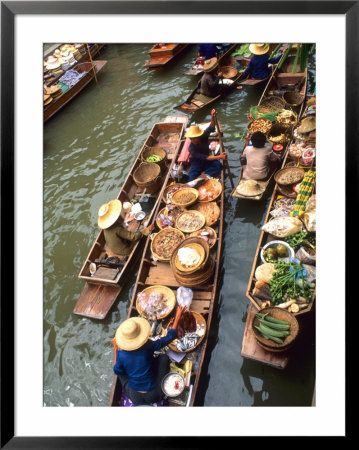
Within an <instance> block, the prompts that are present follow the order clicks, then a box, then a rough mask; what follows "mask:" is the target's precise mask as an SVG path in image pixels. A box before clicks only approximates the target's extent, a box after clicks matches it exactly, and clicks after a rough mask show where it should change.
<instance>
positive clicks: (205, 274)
mask: <svg viewBox="0 0 359 450" xmlns="http://www.w3.org/2000/svg"><path fill="white" fill-rule="evenodd" d="M214 268H215V260H214V258H212V257H209V258H208V260H207V263H206V264H205V265H204V266H203V268H202V269H200V270H198V271H197V272H195V273H194V274H190V275H180V274H179V273H178V272H174V276H175V278H176V280H177V282H178V283H180V284H181V286H185V287H189V288H193V287H196V286H201V285H204V284H206V283H208V282H209V281H210V280H211V278H212V276H213V272H214Z"/></svg>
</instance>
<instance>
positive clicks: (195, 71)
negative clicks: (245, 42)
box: [185, 44, 237, 75]
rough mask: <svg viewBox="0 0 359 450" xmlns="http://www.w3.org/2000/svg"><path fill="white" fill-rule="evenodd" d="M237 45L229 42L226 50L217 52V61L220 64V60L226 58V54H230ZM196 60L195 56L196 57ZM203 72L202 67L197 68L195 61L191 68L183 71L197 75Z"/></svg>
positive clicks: (186, 73)
mask: <svg viewBox="0 0 359 450" xmlns="http://www.w3.org/2000/svg"><path fill="white" fill-rule="evenodd" d="M236 47H237V44H231V45H230V46H229V47H228V48H227V50H225V51H224V52H223V53H219V54H218V56H217V58H218V63H219V64H220V63H221V61H222V60H224V58H226V57H227V56H230V54H231V53H232V52H233V51H234V49H235V48H236ZM196 60H197V58H196ZM202 73H203V67H202V68H198V65H197V64H196V62H195V63H194V64H193V65H192V67H191V69H190V70H188V71H187V72H185V75H199V74H202Z"/></svg>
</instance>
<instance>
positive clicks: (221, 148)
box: [214, 116, 234, 189]
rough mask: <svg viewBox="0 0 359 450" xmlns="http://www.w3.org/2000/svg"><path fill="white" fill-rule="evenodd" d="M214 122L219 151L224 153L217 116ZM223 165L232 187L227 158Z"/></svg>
mask: <svg viewBox="0 0 359 450" xmlns="http://www.w3.org/2000/svg"><path fill="white" fill-rule="evenodd" d="M214 122H215V125H216V128H217V132H218V140H219V145H220V153H221V154H222V153H224V148H223V142H222V136H221V130H220V129H219V125H218V119H217V116H215V117H214ZM224 165H225V167H226V169H227V172H228V176H229V180H230V182H231V185H232V189H234V183H233V179H232V174H231V171H230V169H229V164H228V161H227V159H224Z"/></svg>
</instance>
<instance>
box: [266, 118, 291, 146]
mask: <svg viewBox="0 0 359 450" xmlns="http://www.w3.org/2000/svg"><path fill="white" fill-rule="evenodd" d="M290 130H291V127H290V126H289V127H288V126H286V125H284V124H281V123H274V124H273V125H272V128H271V129H270V130H269V131H268V132H267V134H266V138H267V141H268V142H271V143H272V144H282V145H285V144H286V143H287V142H288V141H289V140H290ZM280 135H283V136H282V137H281V138H280V139H278V136H280Z"/></svg>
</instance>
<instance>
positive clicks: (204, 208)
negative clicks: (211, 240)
mask: <svg viewBox="0 0 359 450" xmlns="http://www.w3.org/2000/svg"><path fill="white" fill-rule="evenodd" d="M191 208H192V209H193V210H196V211H199V212H200V213H202V214H203V216H204V217H205V224H206V225H207V227H210V226H212V225H213V224H215V223H216V222H217V220H218V219H219V216H220V214H221V210H220V208H219V206H218V205H217V203H216V202H198V203H196V204H195V205H192V206H191ZM203 225H204V224H203ZM200 228H202V227H200ZM193 231H196V230H193Z"/></svg>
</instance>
